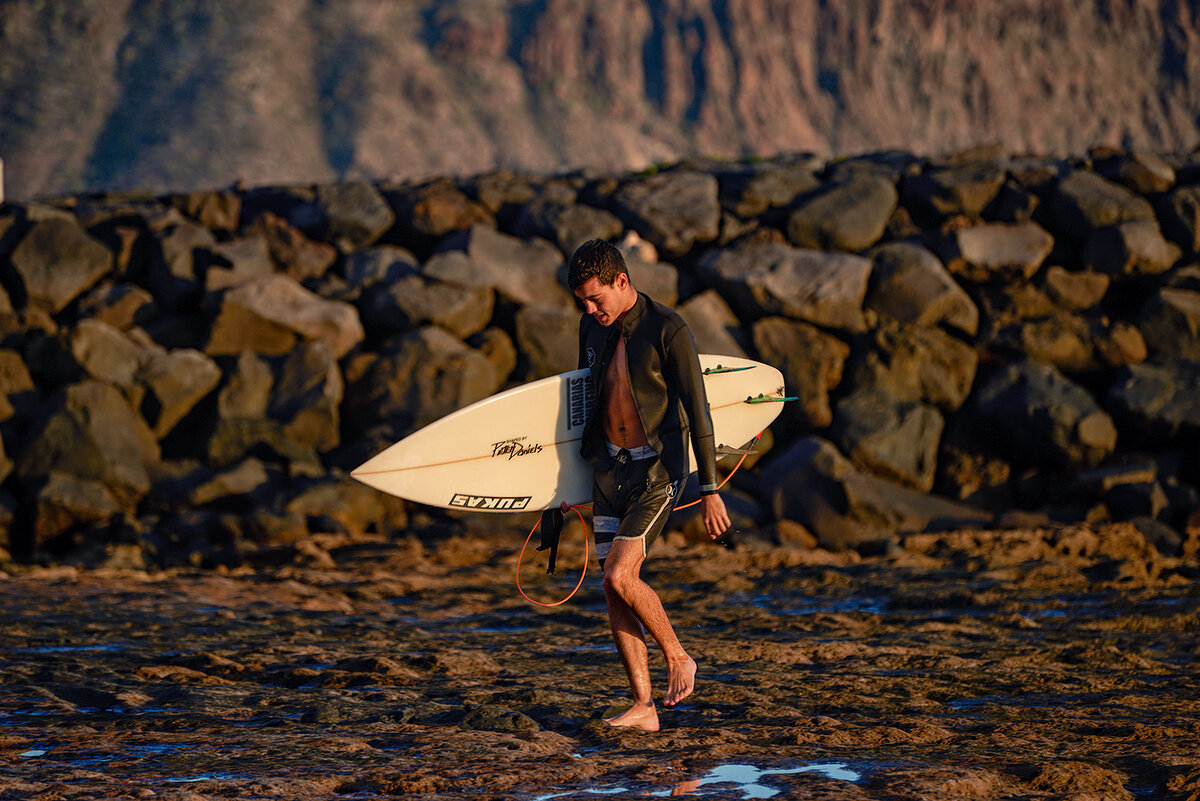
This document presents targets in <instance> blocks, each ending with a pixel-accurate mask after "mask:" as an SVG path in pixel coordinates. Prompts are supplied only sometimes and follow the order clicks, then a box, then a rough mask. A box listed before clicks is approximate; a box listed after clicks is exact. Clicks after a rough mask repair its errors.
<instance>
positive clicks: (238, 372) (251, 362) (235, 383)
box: [217, 350, 275, 420]
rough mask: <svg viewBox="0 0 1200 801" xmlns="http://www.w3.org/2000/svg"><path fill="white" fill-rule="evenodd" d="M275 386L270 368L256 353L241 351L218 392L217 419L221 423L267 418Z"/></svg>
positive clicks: (273, 374) (273, 375)
mask: <svg viewBox="0 0 1200 801" xmlns="http://www.w3.org/2000/svg"><path fill="white" fill-rule="evenodd" d="M274 386H275V373H274V371H273V370H272V369H271V365H270V364H268V363H267V362H266V360H265V359H263V358H262V357H260V356H259V355H258V354H256V353H255V352H254V351H249V350H246V351H242V352H241V353H240V354H238V357H237V361H236V362H235V363H234V365H233V369H232V370H231V371H230V372H229V377H228V379H227V380H226V382H225V386H223V387H221V391H220V392H218V393H217V417H218V418H219V419H221V420H233V419H237V418H246V419H257V418H261V417H264V416H265V415H266V413H267V407H268V404H269V403H270V401H271V391H272V389H273V388H274Z"/></svg>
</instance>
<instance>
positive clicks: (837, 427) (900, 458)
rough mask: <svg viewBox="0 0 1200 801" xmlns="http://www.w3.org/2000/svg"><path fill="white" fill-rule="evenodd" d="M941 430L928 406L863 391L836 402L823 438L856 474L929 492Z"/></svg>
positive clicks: (935, 413) (939, 419)
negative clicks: (864, 473)
mask: <svg viewBox="0 0 1200 801" xmlns="http://www.w3.org/2000/svg"><path fill="white" fill-rule="evenodd" d="M943 428H945V421H944V420H943V419H942V415H941V414H940V413H939V412H938V410H937V409H935V408H934V407H932V406H929V405H928V404H924V403H920V402H915V403H914V402H901V401H897V400H896V399H895V398H893V397H892V396H891V395H889V394H888V393H887V392H884V391H882V390H880V389H877V388H868V389H861V390H858V391H855V392H853V393H851V394H850V395H847V396H846V397H844V398H842V399H840V400H839V401H838V402H837V405H836V407H835V410H834V415H833V425H831V426H830V429H829V434H830V437H831V438H832V439H833V441H834V442H836V443H837V444H838V447H839V448H840V449H841V451H842V452H843V453H844V454H846V455H847V456H848V457H849V458H850V461H851V462H853V463H854V464H855V465H856V466H857V467H858V468H859V469H860V470H865V471H867V472H868V473H872V474H874V475H877V476H881V477H883V478H887V479H889V480H891V481H895V482H897V483H898V484H901V485H903V486H906V487H912V488H913V489H917V490H920V491H922V492H929V491H930V490H931V489H933V479H934V476H935V474H936V472H937V454H938V444H939V443H940V441H941V437H942V429H943Z"/></svg>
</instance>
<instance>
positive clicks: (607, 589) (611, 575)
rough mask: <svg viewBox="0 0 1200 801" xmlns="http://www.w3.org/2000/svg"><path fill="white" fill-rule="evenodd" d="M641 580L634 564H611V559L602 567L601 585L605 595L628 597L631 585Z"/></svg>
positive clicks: (631, 588) (623, 598)
mask: <svg viewBox="0 0 1200 801" xmlns="http://www.w3.org/2000/svg"><path fill="white" fill-rule="evenodd" d="M639 581H641V579H640V578H639V576H638V571H637V569H636V567H635V566H629V565H624V564H620V563H618V564H613V562H612V560H611V559H610V560H609V561H608V564H607V565H606V566H605V568H604V579H603V580H602V581H601V585H602V586H603V587H604V593H605V595H616V596H617V597H618V598H621V599H622V600H625V599H628V597H629V595H630V593H631V592H632V590H633V587H634V585H635V584H637V582H639Z"/></svg>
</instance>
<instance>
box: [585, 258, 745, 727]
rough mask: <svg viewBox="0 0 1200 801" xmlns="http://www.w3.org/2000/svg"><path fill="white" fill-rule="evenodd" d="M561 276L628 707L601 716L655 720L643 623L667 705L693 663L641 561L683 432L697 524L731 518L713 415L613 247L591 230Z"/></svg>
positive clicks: (658, 312)
mask: <svg viewBox="0 0 1200 801" xmlns="http://www.w3.org/2000/svg"><path fill="white" fill-rule="evenodd" d="M567 283H568V285H569V286H570V288H571V291H572V292H574V293H575V296H576V297H577V298H578V299H579V300H580V302H581V303H582V304H583V310H584V314H583V316H582V317H581V318H580V321H579V366H580V368H589V369H590V370H591V375H592V381H593V383H594V386H595V388H596V398H597V402H596V403H595V404H594V407H593V411H592V414H591V417H590V418H589V419H588V421H587V424H586V426H585V428H584V434H583V444H582V445H581V452H582V454H583V456H584V458H585V459H587V460H588V461H589V462H591V463H592V465H593V469H594V473H593V486H592V523H593V529H594V531H595V537H596V554H597V556H598V557H599V559H600V566H601V569H602V570H603V571H604V582H603V585H604V597H605V600H606V601H607V603H608V618H609V624H610V626H611V628H612V635H613V641H614V642H615V643H616V646H617V652H618V653H619V654H620V657H621V661H622V662H623V663H624V666H625V672H626V674H627V675H628V678H629V684H630V688H631V690H632V695H633V706H632V708H630V709H629V710H628V711H626V712H624V713H622V714H620V715H617V716H616V717H613V718H610V719H609V720H608V722H609V723H610V724H612V725H614V726H630V727H634V728H639V729H645V730H647V731H657V730H658V727H659V722H658V711H657V709H656V708H655V705H654V699H653V696H652V695H651V690H650V668H649V661H648V656H647V651H646V640H645V632H647V631H648V632H649V633H650V636H652V637H653V638H654V639H655V641H656V642H657V643H658V646H659V648H660V649H661V650H662V653H663V657H664V658H665V659H666V662H667V692H666V694H665V695H664V696H663V704H664V705H665V706H668V707H671V706H675V705H676V704H678V703H679V702H680V701H682V700H683V699H684V698H686V697H687V696H688V695H690V694H691V693H692V690H693V689H694V687H695V682H696V662H695V660H694V659H692V658H691V657H690V656H689V655H688V654H687V652H686V651H685V650H684V648H683V646H682V645H681V644H680V642H679V638H678V637H677V636H676V634H675V629H674V627H672V625H671V622H670V620H669V619H668V617H667V613H666V611H665V610H664V608H663V604H662V601H661V599H660V598H659V597H658V593H656V592H655V591H654V590H653V589H652V588H651V587H650V586H649V585H648V584H646V582H645V581H643V580H642V578H641V569H642V563H643V562H644V561H645V558H646V554H647V552H648V551H649V549H650V546H651V545H652V544H653V543H654V540H655V539H656V538H657V537H658V535H659V534H660V533H661V532H662V530H663V528H664V526H665V525H666V521H667V517H668V515H670V513H671V510H672V509H674V508H675V504H676V502H677V501H678V500H679V493H680V490H681V489H682V488H683V484H684V482H685V481H686V480H687V477H688V475H689V473H690V472H691V467H690V466H689V465H688V444H689V442H690V444H691V446H692V451H693V453H694V454H695V458H696V462H697V464H696V470H697V472H698V475H699V480H700V495H701V504H700V505H701V511H702V516H703V519H704V526H705V528H706V529H707V531H708V534H709V536H710V537H712V538H713V539H716V538H717V537H719V536H721V534H723V533H724V532H725V530H726V529H727V528H729V525H730V521H729V514H728V512H727V511H726V509H725V503H724V501H722V500H721V496H720V495H719V494H717V467H716V453H715V451H714V442H713V427H712V418H711V417H710V415H709V410H708V400H707V398H706V396H705V393H704V380H703V377H702V375H701V372H700V360H699V357H698V355H697V353H696V344H695V342H694V340H693V339H692V333H691V331H690V330H688V327H687V324H686V323H685V322H684V321H683V318H681V317H680V316H679V315H678V314H677V313H676V312H674V311H673V310H671V309H669V308H667V307H666V306H663V305H662V304H660V303H658V302H656V301H654V300H651V299H650V298H649V297H647V296H646V295H645V294H643V293H641V292H638V291H637V290H636V289H634V287H633V284H632V283H631V282H630V279H629V272H628V270H627V268H626V265H625V259H624V257H623V256H622V255H621V251H620V250H618V249H617V248H616V247H615V246H614V245H612V244H611V243H609V242H606V241H604V240H601V239H593V240H591V241H588V242H585V243H584V244H582V245H580V246H579V248H578V249H577V250H576V251H575V253H574V254H573V255H572V256H571V261H570V264H569V265H568V271H567Z"/></svg>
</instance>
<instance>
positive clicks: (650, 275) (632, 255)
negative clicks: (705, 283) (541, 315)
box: [562, 248, 679, 308]
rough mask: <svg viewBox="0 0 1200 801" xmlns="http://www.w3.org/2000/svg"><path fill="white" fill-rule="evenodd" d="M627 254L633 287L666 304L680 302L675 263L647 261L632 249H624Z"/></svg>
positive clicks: (626, 259) (625, 254)
mask: <svg viewBox="0 0 1200 801" xmlns="http://www.w3.org/2000/svg"><path fill="white" fill-rule="evenodd" d="M621 252H622V254H623V255H624V256H625V266H626V268H627V269H628V270H629V280H630V282H631V283H632V284H633V288H634V289H636V290H637V291H639V292H645V293H646V294H647V295H649V296H650V297H651V298H653V299H654V300H657V301H658V302H659V303H661V304H663V305H664V306H670V307H672V308H674V306H675V304H676V303H678V302H679V271H678V270H676V269H675V267H674V266H673V265H670V264H666V263H664V262H661V261H647V260H646V259H643V258H642V257H641V256H640V255H638V253H637V252H635V251H633V250H631V249H625V248H623V249H622V251H621ZM562 273H563V284H564V285H565V284H566V267H565V265H564V267H563V270H562Z"/></svg>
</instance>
